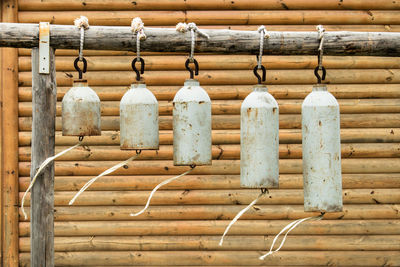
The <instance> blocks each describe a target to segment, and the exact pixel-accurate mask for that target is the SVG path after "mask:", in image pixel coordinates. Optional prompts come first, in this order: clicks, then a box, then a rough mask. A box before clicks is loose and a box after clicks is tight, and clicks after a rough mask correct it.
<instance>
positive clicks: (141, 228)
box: [19, 219, 400, 237]
mask: <svg viewBox="0 0 400 267" xmlns="http://www.w3.org/2000/svg"><path fill="white" fill-rule="evenodd" d="M229 222H230V221H225V220H216V221H214V220H211V221H209V220H201V221H190V220H188V221H173V220H171V221H131V220H129V221H113V222H112V223H110V222H104V221H73V222H57V221H56V222H54V234H55V236H107V235H118V236H129V235H142V236H146V235H151V236H160V235H164V236H169V235H179V236H181V235H222V233H223V232H224V230H225V228H226V226H227V225H228V224H229ZM289 222H290V221H288V220H238V221H237V222H236V223H235V225H234V227H232V228H231V229H230V230H229V236H234V235H275V234H277V233H279V231H280V230H282V228H283V227H285V226H286V225H287V224H288V223H289ZM29 225H30V223H29V222H19V235H20V236H21V237H29V231H30V227H29ZM290 235H400V220H398V219H396V220H321V221H306V222H303V223H302V224H300V225H299V226H298V227H296V228H295V229H294V230H293V231H291V232H290Z"/></svg>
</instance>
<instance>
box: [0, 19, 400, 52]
mask: <svg viewBox="0 0 400 267" xmlns="http://www.w3.org/2000/svg"><path fill="white" fill-rule="evenodd" d="M162 12H165V11H162ZM199 12H200V13H198V18H195V17H194V16H192V17H193V18H191V17H190V16H189V14H188V12H180V13H182V15H184V16H186V18H187V19H188V21H195V22H196V20H197V22H200V24H201V23H203V22H207V18H200V17H201V16H203V17H204V16H206V17H207V16H208V17H209V18H210V19H212V20H214V21H215V18H216V14H215V12H211V11H206V12H203V11H199ZM229 12H230V15H231V16H233V17H234V18H236V19H235V20H240V19H241V18H240V17H241V16H245V18H244V19H245V21H244V22H245V24H252V23H250V22H251V21H249V14H247V12H245V13H243V14H240V12H241V11H238V12H239V13H237V12H232V11H229ZM294 12H296V11H294ZM299 12H300V13H299V14H298V16H299V17H298V19H301V21H302V22H304V20H305V18H309V16H307V14H305V13H304V12H303V11H299ZM358 12H360V15H361V14H362V15H361V16H362V17H365V18H368V19H369V20H371V18H373V19H374V20H372V21H373V23H372V24H376V23H382V24H391V22H395V23H392V24H399V23H400V20H399V18H398V14H397V13H396V12H392V13H393V21H391V19H392V17H391V16H392V14H391V13H390V12H391V11H374V13H371V14H372V16H370V15H369V14H368V13H367V12H364V11H354V12H353V11H351V12H350V13H348V14H347V15H348V16H349V18H352V19H354V18H355V17H356V15H357V14H359V13H358ZM382 12H383V13H382ZM34 13H35V19H37V20H38V21H52V23H57V22H55V19H52V18H53V17H54V18H55V17H58V16H57V15H56V14H55V13H54V12H51V13H48V14H46V13H44V12H34ZM62 13H63V14H67V16H69V15H72V18H67V19H66V20H67V21H68V23H72V21H73V20H74V19H75V18H76V17H78V16H79V15H87V14H82V12H78V13H79V14H78V15H76V14H73V13H74V12H62ZM85 13H86V12H85ZM278 13H280V12H278ZM26 14H27V13H25V15H26ZM118 14H123V12H119V13H118ZM127 14H128V17H129V19H128V18H127V20H126V21H125V20H124V19H121V18H119V19H118V21H121V22H123V23H126V22H127V21H129V22H128V24H130V22H131V20H132V17H136V16H138V15H140V14H139V13H137V12H133V13H132V12H127ZM174 14H175V12H174ZM315 14H316V15H317V16H318V17H319V19H318V22H317V23H324V24H329V23H325V22H324V21H323V20H324V19H322V21H321V18H328V16H327V14H326V12H324V11H315ZM339 14H340V13H339ZM19 15H20V20H19V21H20V22H23V17H24V13H23V12H20V13H19ZM48 15H50V17H48ZM260 15H261V17H263V18H264V19H262V20H261V21H258V20H257V19H255V20H254V22H253V23H256V24H257V25H259V24H266V23H268V21H267V20H265V18H268V20H269V19H271V21H274V23H277V24H280V21H281V20H285V23H287V24H293V23H291V20H292V19H288V17H287V16H289V17H290V18H295V17H296V15H295V14H294V13H292V12H289V13H287V15H286V18H285V16H283V17H282V14H277V13H274V16H272V14H268V12H264V11H262V12H261V13H260ZM340 15H343V14H340ZM46 16H47V17H46ZM100 16H101V19H105V20H109V16H104V13H102V12H100ZM149 16H150V17H151V20H154V13H153V12H149ZM337 16H338V13H336V12H334V13H332V17H331V18H334V20H335V21H337ZM88 17H89V20H90V23H91V24H96V20H92V18H91V16H88ZM218 17H219V18H220V19H221V20H220V22H223V23H228V24H231V21H230V20H229V18H227V17H224V16H221V14H219V13H218ZM362 17H359V18H357V22H358V23H359V22H360V21H362ZM46 18H47V19H48V20H46ZM142 18H143V19H144V23H145V24H146V25H149V24H148V23H146V18H145V17H142ZM165 19H166V20H170V21H171V22H173V24H175V23H176V22H178V21H183V19H178V20H176V18H175V15H172V14H168V15H166V17H165ZM295 20H296V19H294V20H292V21H295ZM345 20H346V19H344V20H343V23H342V24H346V23H345ZM367 22H368V21H365V22H364V21H363V22H362V23H367ZM103 23H105V24H107V23H109V22H103ZM307 23H310V24H315V23H313V22H312V20H310V21H307V22H306V23H305V24H307ZM128 24H126V25H128ZM163 24H167V23H163ZM206 24H207V23H206ZM213 24H215V23H213ZM294 24H298V23H294ZM300 24H304V23H300ZM38 31H39V29H38V25H37V24H23V23H15V24H12V23H1V24H0V46H10V47H17V48H32V47H35V46H37V45H38ZM204 31H205V32H207V34H209V35H210V38H209V39H207V40H204V39H203V38H197V43H196V46H195V47H196V49H195V51H196V52H212V53H219V54H224V53H225V54H226V53H230V54H239V53H246V54H249V53H250V54H257V52H258V50H259V33H258V32H256V31H233V30H204ZM15 32H18V33H19V34H18V35H15V34H14V33H15ZM145 32H146V35H147V39H146V41H144V42H142V43H141V50H143V51H152V52H187V51H188V50H189V48H190V45H189V44H190V40H191V39H190V33H186V34H182V33H178V32H176V30H175V29H161V28H146V29H145ZM79 33H80V31H79V30H78V29H77V28H76V27H75V26H63V25H51V26H50V43H51V45H52V46H53V47H54V48H64V49H65V48H67V49H77V48H78V47H79V36H80V34H79ZM269 35H270V37H269V38H268V39H267V40H266V41H265V42H264V53H265V54H267V55H293V54H295V55H315V54H316V52H317V48H318V45H319V41H318V33H317V32H316V31H314V32H270V33H269ZM99 40H102V41H101V42H100V41H99ZM135 43H136V38H134V35H133V34H132V31H131V28H130V27H111V26H110V27H106V26H91V27H90V28H89V29H88V30H86V34H85V49H90V50H99V49H102V50H129V51H132V50H133V51H135V49H136V48H135ZM232 44H234V45H232ZM324 54H325V55H353V56H355V55H368V56H399V54H400V33H387V32H379V33H375V32H326V33H325V42H324Z"/></svg>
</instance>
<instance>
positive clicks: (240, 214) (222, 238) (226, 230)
mask: <svg viewBox="0 0 400 267" xmlns="http://www.w3.org/2000/svg"><path fill="white" fill-rule="evenodd" d="M267 192H268V190H267V189H266V188H265V190H263V189H261V193H260V194H259V195H258V197H257V198H256V199H254V200H253V201H252V202H251V203H250V204H249V205H248V206H247V207H245V208H244V209H242V210H241V211H239V213H238V214H236V216H235V218H233V220H232V221H231V222H230V223H229V225H228V227H226V229H225V232H224V234H223V235H222V237H221V239H220V241H219V244H218V245H220V246H222V243H224V237H225V235H226V234H227V233H228V231H229V229H230V228H231V227H232V225H233V224H234V223H235V222H236V221H237V220H239V218H240V217H241V216H242V215H243V214H244V213H245V212H246V211H248V210H249V209H250V208H251V207H253V206H254V205H255V204H256V203H257V201H258V200H259V199H260V197H262V196H263V195H265V194H266V193H267Z"/></svg>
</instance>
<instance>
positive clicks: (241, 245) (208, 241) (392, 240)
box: [19, 235, 400, 252]
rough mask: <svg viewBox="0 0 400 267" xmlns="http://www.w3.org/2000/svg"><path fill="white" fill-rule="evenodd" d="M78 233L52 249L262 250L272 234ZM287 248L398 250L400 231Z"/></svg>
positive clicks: (292, 239) (310, 239)
mask: <svg viewBox="0 0 400 267" xmlns="http://www.w3.org/2000/svg"><path fill="white" fill-rule="evenodd" d="M220 238H221V237H220V236H82V237H57V238H55V240H54V247H55V251H57V252H58V251H137V250H144V251H153V250H156V251H162V250H224V251H225V250H228V251H229V250H237V251H243V250H248V249H249V248H252V249H253V250H265V249H266V248H268V247H270V246H271V244H272V240H273V239H274V236H272V235H271V236H246V235H242V236H229V237H227V238H226V240H225V243H224V246H218V242H219V239H220ZM19 243H20V251H21V252H29V251H30V247H29V238H26V237H22V238H20V241H19ZM285 244H286V245H285V246H284V247H283V248H282V251H285V250H286V251H287V250H289V251H290V250H301V251H304V250H314V251H318V250H351V251H358V250H362V251H366V250H375V251H376V250H382V251H384V250H386V251H391V250H399V249H400V235H339V236H330V235H314V236H290V235H289V236H288V238H287V243H285Z"/></svg>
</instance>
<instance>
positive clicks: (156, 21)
mask: <svg viewBox="0 0 400 267" xmlns="http://www.w3.org/2000/svg"><path fill="white" fill-rule="evenodd" d="M80 15H85V16H87V17H88V18H89V21H90V23H91V25H112V26H125V25H126V26H127V25H130V23H131V20H132V18H134V17H135V16H139V17H141V18H142V20H143V22H144V24H145V25H148V26H155V25H176V24H177V23H178V22H183V21H185V22H195V23H196V24H198V25H215V24H216V25H226V24H228V25H230V24H242V25H243V24H250V25H260V24H275V25H276V24H292V25H295V24H300V25H304V24H313V25H315V24H398V23H399V18H398V13H397V11H395V10H368V12H365V11H362V10H340V11H336V10H246V11H242V10H201V11H197V10H187V11H175V10H171V11H118V12H114V16H112V17H109V16H107V15H108V12H107V11H83V12H82V11H69V12H65V11H49V12H43V11H42V12H34V11H33V12H32V11H23V12H19V13H18V20H19V22H22V23H32V22H34V23H39V22H40V21H51V23H53V24H71V23H72V22H73V21H74V19H75V18H77V17H79V16H80ZM338 17H340V19H338Z"/></svg>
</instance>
